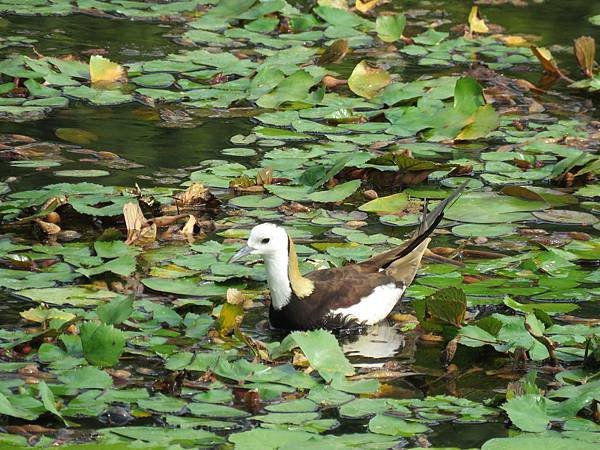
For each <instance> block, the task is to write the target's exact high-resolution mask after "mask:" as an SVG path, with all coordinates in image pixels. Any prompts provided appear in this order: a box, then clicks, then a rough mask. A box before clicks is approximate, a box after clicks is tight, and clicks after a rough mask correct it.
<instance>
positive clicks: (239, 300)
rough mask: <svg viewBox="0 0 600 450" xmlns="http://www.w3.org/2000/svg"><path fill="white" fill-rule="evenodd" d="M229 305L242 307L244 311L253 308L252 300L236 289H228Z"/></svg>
mask: <svg viewBox="0 0 600 450" xmlns="http://www.w3.org/2000/svg"><path fill="white" fill-rule="evenodd" d="M227 303H231V304H232V305H240V306H241V307H242V308H244V309H249V308H251V307H252V306H253V303H252V299H251V298H250V297H248V296H247V295H246V294H244V293H243V292H242V291H240V290H239V289H235V288H229V289H227Z"/></svg>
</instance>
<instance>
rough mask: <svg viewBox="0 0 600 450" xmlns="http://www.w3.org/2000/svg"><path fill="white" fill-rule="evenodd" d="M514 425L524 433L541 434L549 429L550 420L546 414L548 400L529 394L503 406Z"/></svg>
mask: <svg viewBox="0 0 600 450" xmlns="http://www.w3.org/2000/svg"><path fill="white" fill-rule="evenodd" d="M502 409H504V410H505V411H506V413H507V414H508V417H509V418H510V420H511V422H512V423H513V425H515V426H516V427H518V428H520V429H521V430H523V431H529V432H532V433H541V432H543V431H545V430H546V429H547V427H548V424H549V422H550V419H549V417H548V413H547V412H546V399H545V398H543V397H540V396H539V395H533V394H527V395H522V396H520V397H516V398H513V399H511V400H509V401H508V402H506V403H505V404H504V405H502Z"/></svg>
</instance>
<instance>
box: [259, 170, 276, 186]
mask: <svg viewBox="0 0 600 450" xmlns="http://www.w3.org/2000/svg"><path fill="white" fill-rule="evenodd" d="M272 183H273V169H272V168H271V167H265V168H263V169H260V170H259V171H258V172H257V173H256V184H257V185H258V186H264V185H266V184H272Z"/></svg>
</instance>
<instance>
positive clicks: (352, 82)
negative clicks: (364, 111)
mask: <svg viewBox="0 0 600 450" xmlns="http://www.w3.org/2000/svg"><path fill="white" fill-rule="evenodd" d="M391 81H392V79H391V77H390V74H389V73H387V72H386V71H385V70H384V69H381V68H379V67H373V66H371V65H369V63H367V62H366V61H361V62H359V63H358V64H357V65H356V67H354V70H353V71H352V74H351V75H350V78H348V87H349V88H350V90H351V91H352V92H354V93H355V94H356V95H360V96H361V97H364V98H367V99H371V98H373V97H375V95H377V93H378V92H379V91H380V90H381V89H383V88H384V87H386V86H387V85H388V84H390V82H391Z"/></svg>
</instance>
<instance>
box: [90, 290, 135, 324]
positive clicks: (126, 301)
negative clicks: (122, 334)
mask: <svg viewBox="0 0 600 450" xmlns="http://www.w3.org/2000/svg"><path fill="white" fill-rule="evenodd" d="M132 312H133V299H132V298H131V297H122V298H115V299H113V300H111V301H110V302H109V303H105V304H103V305H100V306H98V308H97V309H96V313H97V314H98V318H99V319H100V320H101V321H102V322H104V323H105V324H107V325H118V324H120V323H122V322H124V321H126V320H127V319H128V318H129V316H130V315H131V313H132Z"/></svg>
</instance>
